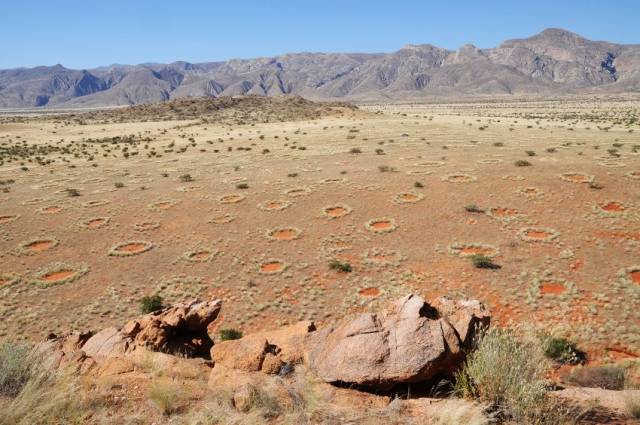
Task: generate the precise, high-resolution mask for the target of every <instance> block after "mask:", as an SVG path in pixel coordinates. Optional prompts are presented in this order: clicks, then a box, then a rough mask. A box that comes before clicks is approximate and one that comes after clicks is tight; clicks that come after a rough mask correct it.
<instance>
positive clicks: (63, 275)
mask: <svg viewBox="0 0 640 425" xmlns="http://www.w3.org/2000/svg"><path fill="white" fill-rule="evenodd" d="M75 273H76V272H74V271H73V270H59V271H57V272H51V273H47V274H46V275H44V276H42V277H41V278H40V280H42V281H44V282H48V283H52V282H60V281H61V280H65V279H68V278H69V277H71V276H73V275H74V274H75Z"/></svg>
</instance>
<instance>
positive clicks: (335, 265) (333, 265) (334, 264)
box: [329, 259, 353, 273]
mask: <svg viewBox="0 0 640 425" xmlns="http://www.w3.org/2000/svg"><path fill="white" fill-rule="evenodd" d="M329 268H330V269H331V270H337V271H339V272H340V273H350V272H351V271H352V270H353V269H352V268H351V264H349V263H347V262H344V263H341V262H340V261H338V260H335V259H334V260H331V261H329Z"/></svg>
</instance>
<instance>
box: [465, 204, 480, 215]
mask: <svg viewBox="0 0 640 425" xmlns="http://www.w3.org/2000/svg"><path fill="white" fill-rule="evenodd" d="M464 209H465V211H467V212H470V213H478V214H482V213H483V212H484V210H483V209H482V208H480V207H478V206H477V205H476V204H469V205H467V206H465V207H464Z"/></svg>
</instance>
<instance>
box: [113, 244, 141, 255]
mask: <svg viewBox="0 0 640 425" xmlns="http://www.w3.org/2000/svg"><path fill="white" fill-rule="evenodd" d="M146 247H147V245H145V244H143V243H140V242H132V243H128V244H125V245H121V246H119V247H117V248H116V249H115V251H116V252H127V253H131V252H140V251H143V250H144V249H145V248H146Z"/></svg>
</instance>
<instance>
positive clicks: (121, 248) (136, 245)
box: [109, 241, 153, 257]
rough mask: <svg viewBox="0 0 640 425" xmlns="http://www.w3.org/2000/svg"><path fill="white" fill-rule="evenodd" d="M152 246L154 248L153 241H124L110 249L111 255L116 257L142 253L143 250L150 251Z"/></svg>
mask: <svg viewBox="0 0 640 425" xmlns="http://www.w3.org/2000/svg"><path fill="white" fill-rule="evenodd" d="M151 248H153V244H152V243H151V242H145V241H130V242H122V243H119V244H117V245H115V246H114V247H113V248H111V250H109V255H112V256H116V257H128V256H131V255H137V254H142V253H143V252H147V251H149V250H150V249H151Z"/></svg>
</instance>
